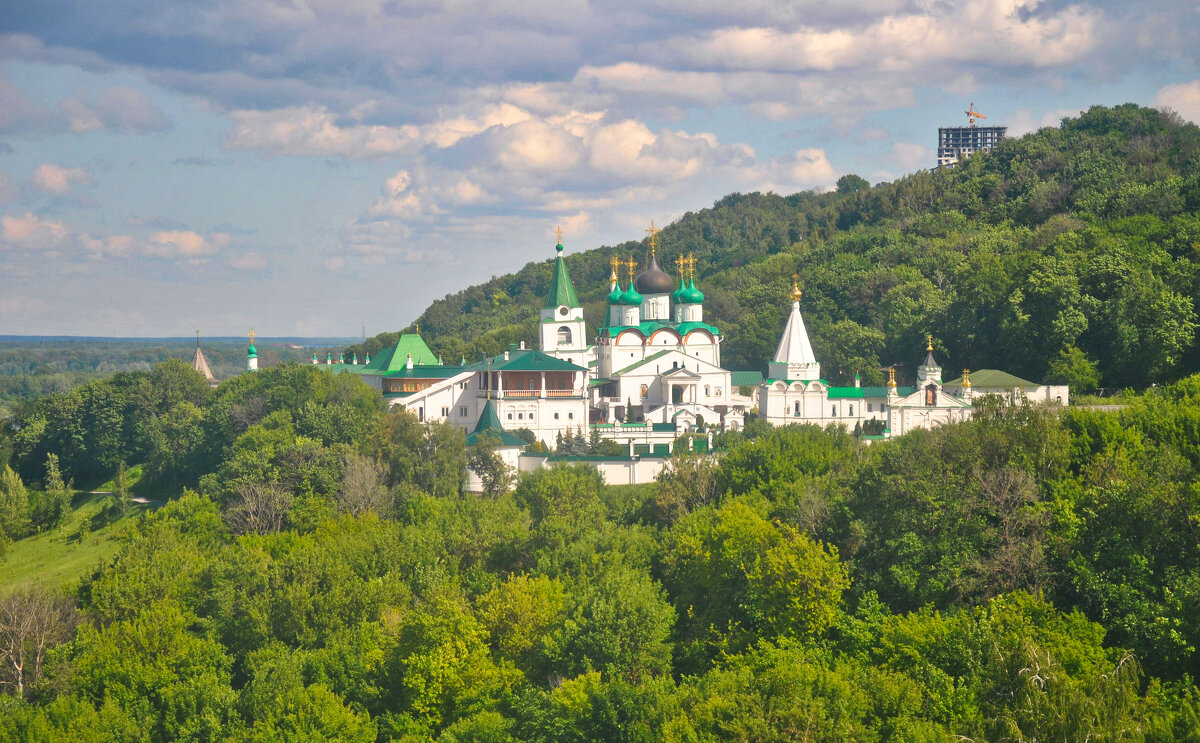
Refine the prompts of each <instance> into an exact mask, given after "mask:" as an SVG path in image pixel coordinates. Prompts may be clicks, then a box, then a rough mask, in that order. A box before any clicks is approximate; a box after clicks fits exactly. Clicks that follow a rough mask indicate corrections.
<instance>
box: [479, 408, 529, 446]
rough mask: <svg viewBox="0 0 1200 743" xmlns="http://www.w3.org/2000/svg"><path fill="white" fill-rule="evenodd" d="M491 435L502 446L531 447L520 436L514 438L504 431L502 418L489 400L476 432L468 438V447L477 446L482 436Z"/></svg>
mask: <svg viewBox="0 0 1200 743" xmlns="http://www.w3.org/2000/svg"><path fill="white" fill-rule="evenodd" d="M485 433H490V434H492V435H493V436H495V437H496V439H497V440H498V442H499V444H500V446H529V444H528V443H527V442H526V441H525V439H522V438H520V437H518V436H514V435H513V434H511V433H509V432H508V431H505V430H504V426H502V425H500V416H498V415H496V408H494V407H493V406H492V401H491V400H488V401H487V402H486V403H484V405H483V412H482V413H480V414H479V422H478V423H476V424H475V430H474V431H472V432H471V435H470V436H467V446H475V443H476V442H477V441H478V440H479V437H480V435H482V434H485Z"/></svg>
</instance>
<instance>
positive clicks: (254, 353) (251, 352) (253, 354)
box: [246, 343, 258, 358]
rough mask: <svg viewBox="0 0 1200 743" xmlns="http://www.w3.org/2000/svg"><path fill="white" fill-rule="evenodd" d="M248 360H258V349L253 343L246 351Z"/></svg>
mask: <svg viewBox="0 0 1200 743" xmlns="http://www.w3.org/2000/svg"><path fill="white" fill-rule="evenodd" d="M246 358H258V349H257V348H255V347H254V344H253V343H251V344H250V347H249V348H247V349H246Z"/></svg>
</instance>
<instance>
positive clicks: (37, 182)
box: [29, 163, 92, 196]
mask: <svg viewBox="0 0 1200 743" xmlns="http://www.w3.org/2000/svg"><path fill="white" fill-rule="evenodd" d="M29 182H30V184H31V185H32V186H33V187H34V188H36V189H37V190H39V191H41V192H42V193H48V194H53V195H55V196H66V195H67V194H68V193H70V192H71V188H72V187H74V186H76V185H80V186H90V185H92V175H91V173H89V172H88V170H87V168H64V167H62V166H61V165H55V164H54V163H42V164H41V165H39V166H37V168H36V169H35V170H34V171H33V175H32V176H31V177H30V179H29Z"/></svg>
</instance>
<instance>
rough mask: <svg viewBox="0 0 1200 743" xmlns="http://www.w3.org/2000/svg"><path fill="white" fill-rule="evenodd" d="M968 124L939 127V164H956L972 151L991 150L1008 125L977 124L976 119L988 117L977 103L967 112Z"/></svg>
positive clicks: (943, 165) (945, 165)
mask: <svg viewBox="0 0 1200 743" xmlns="http://www.w3.org/2000/svg"><path fill="white" fill-rule="evenodd" d="M965 113H966V114H967V121H968V122H969V123H968V124H967V126H940V127H938V148H937V166H938V167H939V168H945V167H948V166H950V165H954V164H955V163H957V162H959V161H960V160H962V159H964V158H966V157H968V156H970V155H971V154H972V153H975V152H979V151H986V150H990V149H992V148H993V147H995V146H996V144H997V143H998V142H999V141H1000V140H1002V139H1004V136H1005V133H1006V132H1007V131H1008V127H1006V126H975V119H986V118H987V117H986V116H984V115H983V114H981V113H979V112H978V111H976V110H975V104H974V103H972V104H971V107H970V108H968V109H967V110H966V112H965Z"/></svg>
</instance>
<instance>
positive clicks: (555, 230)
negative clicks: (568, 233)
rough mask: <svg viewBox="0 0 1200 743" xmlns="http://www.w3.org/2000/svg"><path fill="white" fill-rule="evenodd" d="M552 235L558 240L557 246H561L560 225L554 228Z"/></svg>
mask: <svg viewBox="0 0 1200 743" xmlns="http://www.w3.org/2000/svg"><path fill="white" fill-rule="evenodd" d="M554 235H555V236H556V237H557V238H558V244H559V245H562V225H558V226H557V227H555V228H554Z"/></svg>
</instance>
